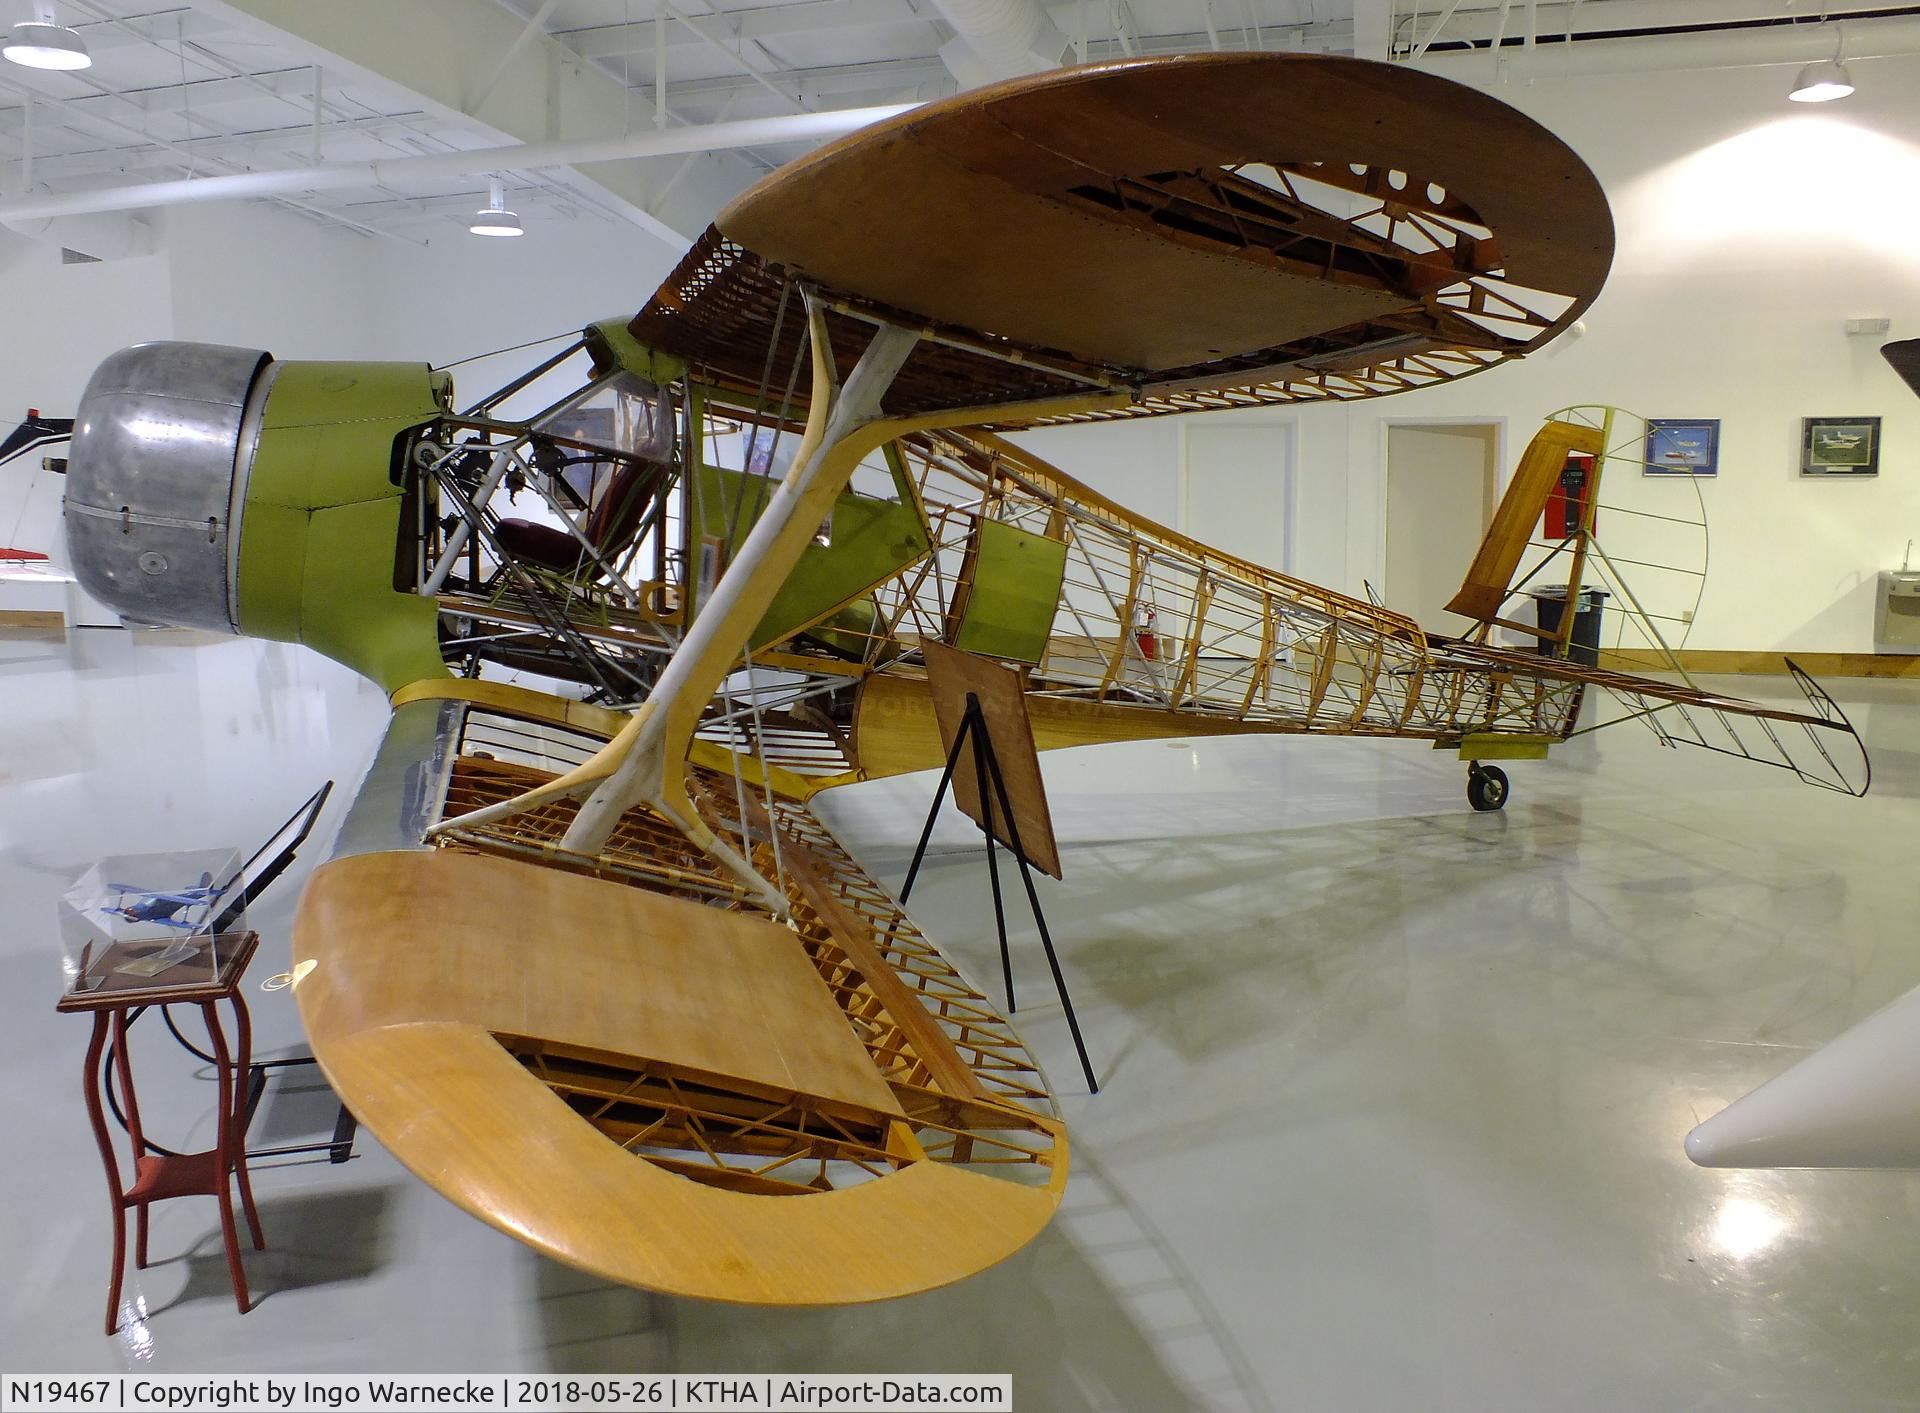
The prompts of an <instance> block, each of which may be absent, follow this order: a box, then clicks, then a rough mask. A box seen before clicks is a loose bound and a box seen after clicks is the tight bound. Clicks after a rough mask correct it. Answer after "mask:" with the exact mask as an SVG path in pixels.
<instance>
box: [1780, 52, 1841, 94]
mask: <svg viewBox="0 0 1920 1413" xmlns="http://www.w3.org/2000/svg"><path fill="white" fill-rule="evenodd" d="M1852 92H1853V76H1852V75H1851V74H1849V73H1848V72H1847V66H1846V65H1845V64H1843V63H1841V62H1840V61H1839V60H1838V59H1821V60H1818V61H1817V62H1815V63H1811V64H1808V65H1807V66H1806V68H1804V69H1802V70H1801V71H1800V77H1799V78H1798V79H1796V80H1794V84H1793V92H1791V93H1789V94H1788V95H1787V97H1788V98H1791V99H1792V100H1793V101H1794V102H1795V103H1831V102H1832V101H1833V100H1834V99H1836V98H1845V97H1846V96H1847V95H1848V94H1849V93H1852Z"/></svg>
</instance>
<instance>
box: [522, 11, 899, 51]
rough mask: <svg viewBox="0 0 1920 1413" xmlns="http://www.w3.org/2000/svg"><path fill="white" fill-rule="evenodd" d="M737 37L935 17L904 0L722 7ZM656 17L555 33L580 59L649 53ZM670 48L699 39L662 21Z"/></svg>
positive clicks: (814, 31)
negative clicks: (741, 7) (731, 8)
mask: <svg viewBox="0 0 1920 1413" xmlns="http://www.w3.org/2000/svg"><path fill="white" fill-rule="evenodd" d="M722 14H723V16H724V18H725V20H726V22H727V26H728V28H729V29H730V30H731V31H732V33H733V35H734V37H735V38H737V39H741V40H761V39H782V38H785V37H787V36H790V35H796V34H825V33H830V32H832V31H834V30H845V29H878V28H882V27H884V26H888V25H908V24H915V25H925V26H928V27H929V28H931V27H932V25H933V21H932V20H930V19H928V18H927V17H926V16H925V15H919V14H915V13H914V11H913V9H912V7H911V6H909V5H908V4H906V3H905V0H795V3H793V4H791V5H765V6H761V7H759V8H756V9H751V10H726V11H723V12H722ZM660 23H661V22H660V21H659V20H635V21H634V22H633V23H631V24H620V25H599V26H596V27H594V28H592V29H576V30H567V31H564V32H561V33H558V34H556V35H555V36H554V38H556V39H557V40H559V41H560V43H562V44H564V45H566V46H567V48H569V49H571V50H572V51H573V52H574V53H576V54H578V55H579V56H580V57H581V58H583V59H621V58H626V57H627V56H629V55H650V54H652V53H653V45H654V35H655V32H656V31H657V30H658V28H659V25H660ZM666 41H667V47H668V48H669V49H676V48H685V47H687V46H689V45H694V44H698V43H700V37H699V36H698V35H696V34H693V33H691V32H689V31H688V30H687V28H686V27H685V26H684V25H680V24H676V23H674V22H673V21H672V20H668V21H667V22H666Z"/></svg>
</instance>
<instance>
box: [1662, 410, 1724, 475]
mask: <svg viewBox="0 0 1920 1413" xmlns="http://www.w3.org/2000/svg"><path fill="white" fill-rule="evenodd" d="M1643 469H1644V470H1645V472H1646V474H1647V475H1649V476H1717V475H1719V474H1720V419H1719V418H1718V417H1649V418H1648V419H1647V460H1646V465H1645V467H1644V468H1643Z"/></svg>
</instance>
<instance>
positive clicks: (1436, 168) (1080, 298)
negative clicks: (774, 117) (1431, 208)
mask: <svg viewBox="0 0 1920 1413" xmlns="http://www.w3.org/2000/svg"><path fill="white" fill-rule="evenodd" d="M1276 163H1280V164H1293V165H1300V164H1311V163H1320V164H1329V165H1330V166H1331V167H1333V168H1335V169H1338V168H1343V167H1348V166H1349V165H1360V166H1365V167H1367V168H1371V169H1378V170H1380V171H1382V172H1391V173H1399V174H1400V175H1401V176H1402V178H1403V179H1411V180H1412V181H1415V182H1417V183H1418V184H1419V187H1420V188H1422V189H1424V188H1425V187H1426V186H1427V185H1428V184H1429V183H1439V184H1443V185H1444V187H1445V189H1446V190H1447V191H1448V192H1449V193H1451V194H1453V195H1454V196H1455V197H1457V199H1458V202H1459V203H1460V204H1461V205H1462V206H1463V207H1464V208H1465V209H1467V210H1468V211H1470V212H1471V213H1473V215H1475V216H1477V218H1478V220H1479V222H1481V223H1484V224H1485V225H1486V226H1490V227H1491V228H1492V229H1493V230H1494V232H1495V236H1496V239H1497V240H1498V242H1499V247H1500V252H1501V256H1502V258H1503V260H1504V264H1505V269H1506V274H1507V276H1508V278H1510V279H1512V280H1514V281H1515V282H1517V283H1521V284H1526V285H1530V286H1533V287H1536V288H1540V289H1553V290H1561V291H1564V292H1566V293H1568V294H1570V295H1574V296H1576V297H1579V298H1580V299H1581V300H1582V302H1584V301H1585V300H1586V299H1590V298H1591V297H1592V295H1593V294H1594V293H1595V292H1597V291H1598V288H1599V286H1600V283H1601V281H1602V280H1604V278H1605V275H1606V271H1607V267H1608V264H1609V262H1610V261H1611V258H1612V248H1613V230H1612V222H1611V220H1610V218H1609V215H1608V211H1607V205H1606V200H1605V197H1604V195H1603V194H1602V193H1601V191H1600V188H1599V185H1598V183H1597V182H1596V181H1595V180H1594V178H1593V176H1592V174H1591V173H1590V172H1589V171H1588V170H1587V168H1586V167H1585V165H1584V164H1582V163H1581V162H1580V160H1579V158H1578V157H1576V156H1575V155H1574V154H1573V152H1572V151H1571V150H1570V149H1569V148H1568V147H1567V146H1566V145H1565V144H1564V143H1562V142H1560V141H1559V139H1557V138H1555V137H1554V136H1553V135H1552V134H1551V133H1549V132H1547V130H1546V129H1544V128H1542V127H1540V126H1539V125H1538V124H1536V123H1534V122H1533V121H1532V120H1531V119H1528V118H1526V117H1524V116H1523V115H1521V114H1519V113H1517V112H1516V111H1514V110H1513V109H1511V108H1509V107H1507V106H1506V105H1505V104H1502V103H1500V102H1499V101H1498V100H1496V99H1493V98H1490V97H1487V96H1486V95H1483V94H1480V93H1478V92H1476V91H1474V90H1472V89H1469V88H1466V87H1464V86H1462V85H1459V84H1455V83H1452V82H1450V81H1448V80H1446V79H1441V78H1436V77H1434V76H1431V75H1426V74H1420V73H1417V72H1413V71H1409V70H1405V69H1400V68H1394V67H1389V66H1387V65H1382V64H1373V63H1368V62H1366V61H1363V60H1348V59H1337V58H1330V57H1326V56H1313V57H1307V56H1301V55H1284V54H1260V55H1207V56H1201V55H1187V56H1181V57H1179V58H1174V59H1142V60H1129V61H1124V62H1119V63H1112V64H1097V65H1090V66H1087V67H1084V68H1080V69H1076V70H1072V71H1068V72H1065V73H1055V74H1048V75H1043V76H1040V77H1038V78H1031V79H1018V80H1014V81H1012V82H1009V83H1005V84H1000V85H996V86H994V87H991V88H985V89H978V90H974V91H971V92H968V93H964V94H961V95H959V96H957V97H955V98H952V99H948V100H945V101H943V102H940V103H934V104H929V105H927V106H925V107H923V108H920V109H917V110H915V111H914V112H912V113H908V114H906V115H904V116H902V117H900V118H897V119H894V120H892V121H891V122H888V123H885V124H880V125H877V126H876V127H874V128H870V129H867V130H865V131H862V132H860V133H857V134H854V135H853V136H851V137H848V138H844V139H842V140H841V141H839V142H837V143H834V144H832V145H830V146H828V147H826V148H823V149H821V150H820V151H818V152H816V153H813V154H811V155H810V156H807V157H803V158H801V159H799V160H797V161H795V162H792V163H789V164H788V165H787V166H785V167H783V168H781V169H780V170H779V171H778V172H776V173H774V174H773V175H772V176H770V177H768V178H767V179H765V180H763V181H762V182H761V183H759V184H758V185H757V186H755V187H753V188H752V189H751V190H749V191H748V192H746V193H745V194H744V195H742V196H741V197H739V198H738V199H736V200H735V201H734V202H733V203H732V205H730V206H729V207H728V208H727V209H726V210H725V211H723V212H722V213H721V215H720V217H719V219H718V221H717V222H716V224H717V226H718V229H719V230H720V231H721V233H722V234H724V235H725V236H727V237H728V238H729V239H732V240H734V241H737V242H739V243H740V244H741V245H743V246H744V247H746V248H747V249H748V250H751V251H753V252H755V253H756V254H758V255H760V256H762V257H764V258H766V259H768V260H771V261H774V262H777V263H779V264H781V265H783V266H786V267H789V268H790V269H792V270H794V271H796V272H798V273H801V274H803V275H804V276H806V277H807V278H810V279H814V280H818V281H820V282H822V283H824V284H826V285H828V286H831V287H833V288H835V289H839V290H844V291H847V292H848V293H851V294H855V295H858V296H861V297H864V298H867V299H871V300H874V301H877V302H879V303H883V304H887V305H890V306H892V307H894V308H897V309H900V310H904V311H908V312H910V313H914V314H920V315H923V316H925V317H928V318H930V319H934V320H937V321H941V322H944V323H948V324H952V325H955V326H958V327H961V328H966V329H972V330H976V331H980V332H982V333H987V334H990V335H994V336H1000V337H1005V338H1009V339H1013V340H1015V341H1018V342H1021V343H1025V344H1030V345H1035V346H1039V347H1044V348H1052V349H1058V350H1061V351H1063V352H1066V353H1069V354H1071V355H1073V356H1075V357H1077V358H1082V359H1087V360H1089V361H1094V362H1101V363H1110V364H1116V365H1121V366H1125V367H1129V368H1139V369H1172V368H1181V367H1186V366H1189V365H1197V364H1204V363H1207V362H1209V361H1211V360H1213V359H1217V358H1220V357H1222V356H1228V355H1234V354H1244V353H1248V352H1251V351H1253V350H1256V349H1262V348H1269V347H1273V346H1276V345H1282V344H1286V343H1289V342H1291V341H1293V340H1296V339H1298V338H1301V337H1304V336H1308V335H1311V334H1314V333H1316V332H1323V331H1326V330H1331V329H1334V328H1338V327H1340V326H1342V325H1347V324H1351V323H1354V322H1356V321H1359V320H1362V319H1366V318H1368V317H1372V316H1377V315H1381V314H1385V313H1387V312H1389V311H1392V310H1397V309H1405V308H1407V307H1409V306H1413V307H1416V308H1417V307H1418V306H1419V305H1420V303H1421V301H1422V297H1423V296H1424V295H1425V294H1426V293H1428V292H1429V291H1430V290H1432V289H1434V288H1437V287H1439V286H1441V285H1445V284H1449V283H1452V282H1453V280H1454V279H1456V278H1457V277H1458V274H1459V269H1458V267H1457V265H1456V257H1455V256H1454V254H1453V253H1451V252H1447V251H1436V252H1428V253H1426V254H1425V255H1423V256H1422V255H1413V254H1411V253H1409V252H1402V253H1401V254H1402V263H1401V265H1400V267H1399V268H1397V269H1389V270H1386V271H1385V272H1382V270H1381V269H1380V268H1379V267H1377V266H1376V267H1375V269H1374V270H1373V271H1372V272H1368V271H1366V270H1364V269H1363V268H1362V265H1361V264H1360V263H1358V262H1356V263H1355V264H1354V265H1353V266H1350V267H1340V268H1334V269H1331V270H1327V271H1324V272H1323V274H1324V275H1325V277H1324V278H1316V277H1313V276H1311V275H1309V274H1308V273H1306V272H1304V271H1302V270H1300V269H1298V268H1296V267H1295V266H1294V265H1293V264H1292V263H1291V262H1290V261H1289V260H1288V258H1287V256H1286V253H1285V248H1284V247H1280V248H1279V249H1276V248H1275V247H1273V246H1272V245H1269V244H1255V245H1251V246H1248V247H1244V248H1240V249H1234V248H1231V246H1230V245H1228V244H1226V243H1223V242H1222V241H1220V240H1216V239H1209V238H1207V237H1206V236H1205V235H1204V234H1202V233H1201V231H1200V230H1199V228H1198V226H1197V224H1196V223H1194V222H1191V221H1186V220H1181V219H1175V218H1174V217H1173V216H1172V215H1171V214H1169V215H1167V216H1164V217H1163V218H1162V219H1158V220H1156V219H1153V218H1151V217H1145V218H1143V216H1142V214H1141V213H1136V212H1131V211H1127V210H1115V209H1113V204H1112V202H1111V201H1109V199H1108V193H1109V192H1111V191H1112V189H1113V188H1114V187H1115V184H1116V183H1117V182H1121V181H1125V180H1139V179H1150V178H1154V177H1156V176H1158V175H1160V174H1167V173H1186V172H1198V173H1211V174H1219V175H1224V174H1225V173H1224V172H1223V169H1229V168H1236V167H1240V166H1246V165H1253V164H1276ZM1327 175H1328V176H1330V177H1337V175H1338V173H1337V171H1329V172H1328V173H1327ZM856 213H857V216H856Z"/></svg>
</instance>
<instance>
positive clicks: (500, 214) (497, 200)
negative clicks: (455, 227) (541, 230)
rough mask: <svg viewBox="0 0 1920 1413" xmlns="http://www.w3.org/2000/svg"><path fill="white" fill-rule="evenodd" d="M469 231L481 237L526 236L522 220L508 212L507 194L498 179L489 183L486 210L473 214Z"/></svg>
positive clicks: (468, 226)
mask: <svg viewBox="0 0 1920 1413" xmlns="http://www.w3.org/2000/svg"><path fill="white" fill-rule="evenodd" d="M467 229H468V230H470V231H472V232H473V233H474V234H475V235H481V236H517V235H525V234H526V230H525V228H523V227H522V226H521V224H520V218H519V217H518V216H516V215H514V214H513V212H511V211H509V210H507V194H506V191H505V190H504V188H503V187H502V186H501V183H500V179H499V178H498V177H494V178H493V179H491V180H490V181H488V183H487V205H486V209H485V210H484V211H476V212H474V213H473V219H472V220H471V221H469V222H467Z"/></svg>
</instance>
